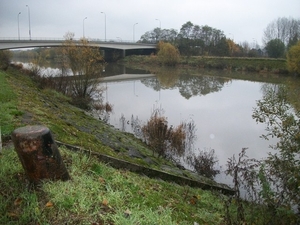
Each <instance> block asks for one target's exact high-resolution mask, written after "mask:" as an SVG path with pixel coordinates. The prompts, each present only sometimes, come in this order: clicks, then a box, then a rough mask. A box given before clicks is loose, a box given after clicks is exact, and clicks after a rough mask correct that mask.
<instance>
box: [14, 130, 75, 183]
mask: <svg viewBox="0 0 300 225" xmlns="http://www.w3.org/2000/svg"><path fill="white" fill-rule="evenodd" d="M12 140H13V143H14V146H15V150H16V152H17V154H18V157H19V159H20V161H21V163H22V166H23V168H24V170H25V173H26V174H27V176H28V179H29V181H30V182H31V183H34V184H37V183H39V181H40V180H41V179H50V180H63V181H65V180H69V179H70V175H69V173H68V171H67V169H66V167H65V165H64V163H63V161H62V158H61V155H60V153H59V150H58V147H57V145H56V143H55V142H54V140H53V138H52V135H51V132H50V130H49V129H48V128H47V127H45V126H26V127H21V128H18V129H16V130H14V132H13V133H12Z"/></svg>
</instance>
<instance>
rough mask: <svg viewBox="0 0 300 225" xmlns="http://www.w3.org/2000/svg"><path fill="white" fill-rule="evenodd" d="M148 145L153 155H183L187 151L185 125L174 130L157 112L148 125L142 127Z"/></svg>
mask: <svg viewBox="0 0 300 225" xmlns="http://www.w3.org/2000/svg"><path fill="white" fill-rule="evenodd" d="M142 132H143V135H144V138H145V140H146V143H147V144H148V145H149V146H150V147H151V148H152V151H153V154H154V153H157V154H158V156H159V157H160V156H162V157H167V156H168V154H170V153H173V154H175V155H182V154H183V153H184V151H185V137H186V135H185V130H184V124H180V125H179V126H178V127H176V128H173V127H172V126H170V127H169V126H168V121H167V119H166V117H164V116H161V115H159V112H157V111H155V112H154V113H153V114H152V116H151V118H150V120H149V121H148V122H147V124H146V125H144V126H143V127H142Z"/></svg>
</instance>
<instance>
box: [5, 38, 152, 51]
mask: <svg viewBox="0 0 300 225" xmlns="http://www.w3.org/2000/svg"><path fill="white" fill-rule="evenodd" d="M64 41H65V40H59V39H53V40H50V39H49V40H40V39H37V40H34V39H32V40H13V39H4V40H0V50H4V49H16V48H34V47H61V46H62V45H63V43H64ZM74 42H75V43H79V41H78V40H74ZM89 43H90V45H91V46H95V47H99V48H110V49H120V50H130V49H155V48H156V44H145V43H136V42H117V41H98V40H94V39H89Z"/></svg>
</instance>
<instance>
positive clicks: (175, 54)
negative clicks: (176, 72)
mask: <svg viewBox="0 0 300 225" xmlns="http://www.w3.org/2000/svg"><path fill="white" fill-rule="evenodd" d="M157 56H158V61H159V62H160V63H161V64H163V65H167V66H174V65H176V64H177V63H178V62H179V61H180V53H179V51H178V49H177V48H176V47H174V46H173V45H172V44H170V43H164V42H162V41H160V42H159V43H158V53H157Z"/></svg>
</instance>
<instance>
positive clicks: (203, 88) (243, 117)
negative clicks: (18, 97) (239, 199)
mask: <svg viewBox="0 0 300 225" xmlns="http://www.w3.org/2000/svg"><path fill="white" fill-rule="evenodd" d="M49 69H50V70H51V68H44V70H45V71H47V73H51V71H50V72H49ZM52 69H53V71H55V72H57V71H58V69H57V68H52ZM103 75H104V77H105V78H104V79H103V81H102V83H101V84H99V85H101V86H102V88H104V92H103V93H102V95H103V96H102V97H103V100H104V102H108V103H109V104H111V105H112V106H113V111H112V113H111V114H110V115H109V117H108V119H107V122H108V123H109V124H111V125H113V126H114V127H116V128H118V129H120V130H123V131H126V132H133V131H132V128H131V121H132V118H134V119H137V118H138V120H139V121H140V123H141V124H145V123H146V122H147V120H149V118H150V116H151V114H152V112H153V110H155V109H160V110H161V111H162V112H163V115H164V116H165V117H166V118H167V120H168V124H169V125H172V126H174V127H176V126H178V125H179V124H180V123H181V122H189V121H193V122H194V124H195V125H196V133H195V134H196V141H195V142H194V145H193V149H194V151H195V152H197V151H200V150H210V149H214V151H215V155H216V157H217V159H218V161H219V162H218V165H217V167H218V168H220V169H221V170H225V169H226V163H227V160H228V158H230V157H232V156H233V155H235V156H236V157H237V155H238V154H239V153H240V151H241V150H242V148H248V149H247V155H248V156H249V158H255V159H262V158H264V157H266V156H267V153H268V152H269V151H271V149H270V148H269V145H272V144H275V143H276V140H272V139H271V140H269V141H266V140H264V139H262V138H260V136H261V135H262V134H265V128H266V127H265V124H258V123H256V121H255V120H254V119H253V118H252V113H253V109H254V108H255V107H256V102H257V101H258V100H260V99H261V98H262V97H263V90H264V87H265V86H267V85H276V84H273V83H272V82H273V80H274V77H271V79H269V77H266V79H265V82H262V81H261V80H260V79H259V80H260V81H257V79H256V80H255V79H254V80H245V79H244V77H245V76H244V75H242V74H234V76H232V75H233V74H230V73H228V72H224V71H214V72H213V73H212V72H211V71H206V70H199V71H196V72H193V73H190V74H189V73H186V72H182V71H172V70H171V71H168V72H165V73H164V72H162V73H158V74H151V73H149V72H147V71H142V70H132V69H128V68H124V67H122V66H119V65H114V64H111V65H109V66H108V67H107V68H105V70H103ZM239 76H240V77H241V78H242V79H237V78H236V77H239ZM251 76H252V77H261V76H263V75H261V74H252V75H251ZM232 77H234V78H232ZM280 79H281V78H280V77H276V78H275V80H276V83H278V80H280ZM280 82H281V81H280ZM102 119H103V118H102ZM185 166H186V167H188V166H187V165H185ZM228 179H230V178H228V177H226V176H224V174H223V173H221V174H220V175H217V177H216V181H218V182H222V183H227V184H231V183H232V181H231V180H228Z"/></svg>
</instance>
